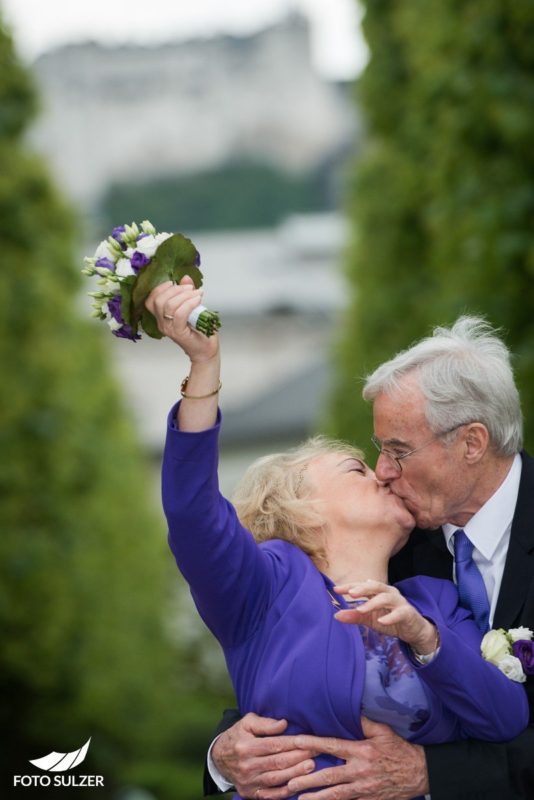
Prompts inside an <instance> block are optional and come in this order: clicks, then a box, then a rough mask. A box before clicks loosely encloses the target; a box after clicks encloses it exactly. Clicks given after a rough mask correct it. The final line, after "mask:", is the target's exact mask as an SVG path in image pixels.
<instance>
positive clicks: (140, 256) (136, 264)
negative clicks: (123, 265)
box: [130, 250, 150, 273]
mask: <svg viewBox="0 0 534 800" xmlns="http://www.w3.org/2000/svg"><path fill="white" fill-rule="evenodd" d="M130 264H131V265H132V269H133V271H134V272H135V273H137V272H139V270H140V269H142V268H143V267H146V265H147V264H150V259H149V258H148V256H145V254H144V253H140V252H139V251H138V250H136V251H135V253H134V254H133V256H132V257H131V259H130Z"/></svg>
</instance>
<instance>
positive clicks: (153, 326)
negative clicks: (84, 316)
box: [82, 220, 221, 341]
mask: <svg viewBox="0 0 534 800" xmlns="http://www.w3.org/2000/svg"><path fill="white" fill-rule="evenodd" d="M84 261H85V264H86V266H85V267H84V269H82V273H83V274H84V275H88V276H93V275H98V276H99V277H98V281H97V284H98V285H99V286H100V289H99V290H98V291H96V292H89V295H90V296H91V297H92V298H93V311H92V315H91V316H93V317H97V318H98V319H101V320H105V321H106V322H107V323H108V325H109V327H110V328H111V332H112V333H113V335H114V336H119V337H120V338H122V339H131V340H132V341H136V340H137V339H140V338H141V335H140V333H139V328H142V330H143V331H144V332H145V333H146V334H147V335H148V336H151V337H152V338H153V339H161V338H162V337H163V334H162V333H160V331H159V328H158V326H157V322H156V318H155V317H154V316H153V315H152V314H151V313H150V311H148V309H146V308H145V300H146V298H147V297H148V295H149V294H150V292H151V291H152V289H154V288H155V287H156V286H158V285H159V284H160V283H163V282H164V281H168V280H171V281H174V283H178V282H179V281H180V280H181V279H182V278H183V277H184V275H189V276H190V277H191V278H192V279H193V283H194V284H195V287H196V288H197V289H198V287H199V286H201V285H202V273H201V272H200V270H199V266H200V254H199V252H198V250H197V249H196V247H195V246H194V244H193V243H192V242H191V240H190V239H186V238H185V236H182V234H181V233H157V231H156V229H155V228H154V226H153V225H152V223H151V222H149V221H148V220H145V221H144V222H142V223H141V225H137V224H136V223H135V222H132V224H131V225H120V226H119V227H117V228H114V229H113V231H112V233H111V236H108V238H107V239H104V241H103V242H100V244H99V245H98V247H97V249H96V252H95V254H94V256H93V258H85V259H84ZM188 322H189V324H190V325H191V327H193V328H195V329H196V330H198V331H200V332H201V333H203V334H204V335H205V336H212V335H213V334H214V333H215V332H216V331H217V330H218V328H220V327H221V323H220V320H219V315H218V314H217V312H216V311H209V310H208V309H207V308H206V307H205V306H198V308H195V310H194V311H193V312H192V314H191V315H190V317H189V320H188Z"/></svg>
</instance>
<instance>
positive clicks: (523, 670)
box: [481, 628, 534, 683]
mask: <svg viewBox="0 0 534 800" xmlns="http://www.w3.org/2000/svg"><path fill="white" fill-rule="evenodd" d="M532 636H533V634H532V631H531V630H530V628H510V630H509V631H505V630H504V628H498V629H497V630H491V631H488V633H486V635H485V636H484V638H483V639H482V644H481V651H482V655H483V656H484V658H485V659H486V661H491V663H492V664H495V666H497V667H498V668H499V669H500V670H501V672H504V674H505V675H506V676H507V677H508V678H510V680H512V681H518V682H519V683H524V682H525V681H526V676H527V675H534V642H533V641H532Z"/></svg>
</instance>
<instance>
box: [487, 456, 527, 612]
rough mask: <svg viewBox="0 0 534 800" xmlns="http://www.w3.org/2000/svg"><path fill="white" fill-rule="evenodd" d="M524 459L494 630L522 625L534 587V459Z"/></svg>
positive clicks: (525, 457)
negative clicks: (522, 618) (533, 587)
mask: <svg viewBox="0 0 534 800" xmlns="http://www.w3.org/2000/svg"><path fill="white" fill-rule="evenodd" d="M522 458H523V468H522V471H521V482H520V484H519V494H518V498H517V506H516V511H515V514H514V519H513V522H512V531H511V534H510V546H509V548H508V555H507V557H506V564H505V567H504V574H503V579H502V584H501V590H500V592H499V599H498V602H497V608H496V609H495V618H494V620H493V627H494V628H511V627H515V626H516V625H518V623H519V618H520V614H521V611H522V608H523V606H524V604H525V600H526V598H527V595H528V592H529V587H531V586H532V585H533V584H534V459H532V458H531V457H530V456H528V455H527V454H526V453H522Z"/></svg>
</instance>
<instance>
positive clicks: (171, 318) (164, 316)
mask: <svg viewBox="0 0 534 800" xmlns="http://www.w3.org/2000/svg"><path fill="white" fill-rule="evenodd" d="M163 319H170V320H173V319H174V317H171V315H170V314H164V315H163Z"/></svg>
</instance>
